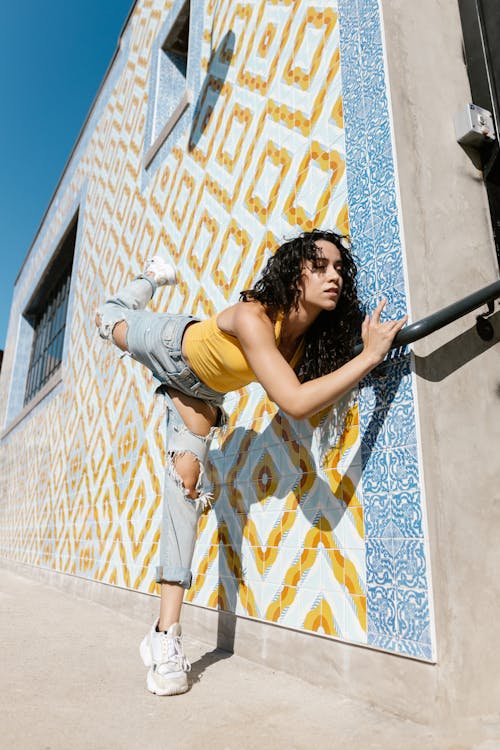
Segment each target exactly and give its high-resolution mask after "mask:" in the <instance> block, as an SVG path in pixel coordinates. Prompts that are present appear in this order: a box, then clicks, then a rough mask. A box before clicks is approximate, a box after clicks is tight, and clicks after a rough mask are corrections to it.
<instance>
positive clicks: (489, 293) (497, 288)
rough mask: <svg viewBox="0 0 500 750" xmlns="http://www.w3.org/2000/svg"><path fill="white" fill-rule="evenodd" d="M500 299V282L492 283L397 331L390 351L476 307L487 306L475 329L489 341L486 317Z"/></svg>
mask: <svg viewBox="0 0 500 750" xmlns="http://www.w3.org/2000/svg"><path fill="white" fill-rule="evenodd" d="M499 297H500V280H499V281H494V282H493V284H488V286H485V287H483V288H482V289H478V291H477V292H473V293H472V294H469V295H468V296H467V297H464V298H463V299H461V300H459V301H458V302H454V303H453V304H452V305H448V307H443V309H442V310H438V312H435V313H432V314H431V315H428V316H427V317H426V318H422V320H417V321H416V323H411V324H410V325H409V326H406V327H405V328H403V330H402V331H399V333H398V334H397V336H396V337H395V339H394V341H393V342H392V347H391V349H399V348H400V347H402V346H407V345H408V344H413V343H414V342H415V341H418V340H419V339H423V338H424V336H428V335H429V334H430V333H434V331H437V330H439V329H440V328H444V326H447V325H449V323H453V322H454V321H455V320H458V319H459V318H462V317H463V316H464V315H467V313H470V312H472V311H473V310H477V308H478V307H482V306H483V305H488V312H487V313H484V314H483V315H478V316H477V318H476V329H477V332H478V335H479V336H480V337H481V338H482V339H483V340H485V341H489V340H490V339H492V338H493V335H494V332H493V326H492V325H491V323H490V322H489V320H488V318H487V315H491V314H492V313H493V309H494V302H495V300H496V299H498V298H499ZM362 349H363V345H362V344H357V346H356V347H355V349H354V353H355V354H359V353H360V352H361V351H362Z"/></svg>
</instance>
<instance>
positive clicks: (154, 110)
mask: <svg viewBox="0 0 500 750" xmlns="http://www.w3.org/2000/svg"><path fill="white" fill-rule="evenodd" d="M186 5H189V31H188V37H187V39H188V48H187V53H186V75H185V76H183V74H182V73H180V72H179V68H178V66H176V65H175V63H174V62H173V61H172V59H171V58H170V56H169V53H168V50H166V49H165V45H166V44H167V42H168V38H169V36H170V35H171V33H172V31H175V27H176V24H178V22H179V18H180V16H181V15H182V13H183V11H184V10H185V7H186ZM203 12H204V0H175V2H174V3H173V5H172V7H171V9H170V11H169V14H168V17H167V19H166V21H165V23H164V24H163V26H162V28H161V29H160V33H159V34H158V37H157V39H156V41H155V43H154V45H153V51H152V61H153V62H152V66H151V79H150V85H149V105H148V112H147V117H146V133H145V139H144V144H145V146H144V158H143V162H144V170H145V171H146V172H149V171H150V170H151V169H154V167H155V164H156V163H157V157H160V156H161V157H162V158H163V157H164V156H166V155H167V154H168V153H169V151H170V150H171V148H172V147H173V145H174V144H175V142H176V141H177V139H178V138H179V137H180V136H181V134H182V133H183V132H184V130H185V127H186V126H187V125H188V122H189V117H190V116H192V109H193V107H192V105H193V103H194V100H195V91H196V90H197V88H198V87H199V80H200V67H201V65H200V60H201V43H202V27H203V23H202V21H203ZM169 68H170V72H171V74H172V77H173V78H174V79H175V80H176V81H177V82H179V81H180V78H181V76H182V77H184V78H185V83H184V85H183V86H179V90H178V91H177V92H175V93H171V92H170V91H168V90H167V89H166V87H165V86H162V81H161V79H162V77H163V76H164V75H168V73H169ZM174 69H176V70H177V73H175V71H174ZM162 109H167V110H170V114H168V115H167V116H166V119H165V120H164V121H163V122H162V121H161V120H162V115H161V110H162Z"/></svg>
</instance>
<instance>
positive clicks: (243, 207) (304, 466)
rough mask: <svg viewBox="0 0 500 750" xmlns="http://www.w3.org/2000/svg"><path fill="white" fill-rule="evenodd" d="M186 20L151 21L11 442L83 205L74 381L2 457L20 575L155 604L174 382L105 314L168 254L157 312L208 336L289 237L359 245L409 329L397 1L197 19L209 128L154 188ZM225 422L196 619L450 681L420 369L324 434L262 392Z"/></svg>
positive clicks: (343, 412)
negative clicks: (139, 355)
mask: <svg viewBox="0 0 500 750" xmlns="http://www.w3.org/2000/svg"><path fill="white" fill-rule="evenodd" d="M171 6H172V3H168V2H167V3H165V2H159V0H143V1H142V2H139V3H137V6H136V8H135V11H134V14H133V16H132V19H131V21H130V23H129V27H128V29H127V32H126V35H125V37H124V39H123V43H122V45H121V50H120V53H119V55H118V57H117V59H116V61H115V64H114V66H113V70H112V72H111V75H110V77H109V79H108V81H107V83H106V85H105V87H104V89H103V92H102V93H101V95H100V98H99V101H98V102H97V105H96V107H95V110H94V112H93V115H92V118H91V120H90V122H89V124H88V126H87V128H86V131H85V134H84V137H83V139H82V141H81V142H80V144H79V145H78V148H77V150H76V152H75V155H74V157H73V159H72V161H71V164H70V165H69V168H68V170H67V172H66V174H65V176H64V179H63V181H62V183H61V185H60V187H59V190H58V193H57V196H56V198H55V200H54V202H53V203H52V205H51V208H50V211H49V213H48V216H47V218H46V220H45V222H44V225H43V227H42V230H41V232H40V235H39V236H38V237H37V240H36V243H35V245H34V247H33V249H32V251H31V253H30V255H29V257H28V261H27V263H26V265H25V268H24V270H23V274H22V276H21V278H20V281H19V283H18V285H17V287H16V294H15V300H14V305H13V311H12V316H11V326H10V329H9V336H8V342H7V350H6V356H5V359H4V369H3V372H2V378H1V381H0V403H1V404H2V407H1V408H2V409H3V412H2V417H3V421H4V424H5V426H7V425H8V423H9V422H10V421H11V419H12V418H13V416H14V415H15V414H16V413H17V411H18V409H19V406H18V401H16V397H15V392H16V385H15V384H16V383H17V384H18V383H19V380H20V379H21V380H22V375H23V368H24V372H25V369H26V354H25V353H24V354H23V342H22V341H21V342H20V341H18V339H17V332H18V328H19V321H20V314H21V313H22V310H23V309H24V308H25V306H26V303H27V301H28V299H29V297H30V295H31V294H32V292H33V289H34V286H35V283H36V278H37V277H38V276H39V273H40V269H41V268H43V267H44V265H46V263H47V259H48V257H49V256H50V253H51V252H53V250H54V248H55V247H56V245H57V238H58V237H59V236H60V234H61V232H63V231H64V228H65V226H67V223H68V222H69V221H70V219H71V216H72V215H73V213H74V211H75V207H78V206H79V208H80V218H79V230H78V243H77V262H76V263H75V270H74V274H73V282H72V290H73V291H72V294H73V298H72V306H71V314H70V319H69V320H68V332H67V341H66V349H65V351H66V355H65V362H64V368H63V379H62V382H61V384H60V385H59V386H58V387H57V389H55V391H53V393H52V394H51V396H49V397H48V398H47V399H45V400H44V401H43V402H42V403H41V404H40V405H39V406H38V407H37V408H36V409H35V410H34V411H33V412H32V413H31V414H30V415H29V416H28V417H26V418H25V419H24V420H23V421H22V422H21V423H20V424H19V425H17V426H16V427H15V428H14V429H13V430H11V431H10V432H9V433H8V434H7V435H5V437H4V438H3V440H2V444H1V449H0V469H1V474H0V477H1V478H0V482H1V485H0V486H1V497H2V506H1V510H0V516H1V529H0V543H1V554H2V555H3V556H5V557H8V558H11V559H16V560H21V561H24V562H29V563H32V564H35V565H40V566H43V567H48V568H51V569H54V570H60V571H65V572H69V573H72V574H75V575H80V576H84V577H89V578H93V579H96V580H99V581H105V582H107V583H112V584H116V585H120V586H126V587H130V588H134V589H137V590H140V591H149V592H155V591H156V590H157V587H156V584H155V583H154V566H155V564H156V554H157V549H158V543H159V519H160V514H161V502H162V484H163V480H162V466H163V458H164V453H165V443H164V411H163V409H164V407H163V404H162V403H161V401H160V400H158V399H155V398H154V397H153V393H154V383H153V381H152V377H151V376H150V375H149V374H148V373H146V372H145V371H143V370H142V369H141V367H140V366H139V365H138V364H137V363H133V362H131V361H130V360H129V359H128V358H126V359H120V358H119V357H118V356H117V353H116V351H115V350H114V348H113V347H112V346H111V345H106V344H104V343H102V342H101V341H100V340H99V339H98V337H97V335H96V333H95V329H94V326H93V322H92V318H93V311H94V309H95V307H96V306H97V305H98V303H99V301H100V300H101V299H102V298H103V297H104V296H105V295H106V294H107V293H109V292H112V291H115V290H117V289H118V288H119V287H120V286H121V285H123V284H124V283H125V282H126V281H127V280H128V279H129V278H130V277H131V276H132V275H133V274H134V273H136V272H137V270H138V269H140V268H141V266H142V264H143V262H144V260H145V258H146V257H148V256H150V255H152V254H155V253H165V252H166V253H169V254H170V255H171V256H172V258H173V259H174V260H175V262H176V263H177V264H178V266H179V271H180V278H181V281H180V284H179V285H178V286H177V287H175V288H167V289H164V290H162V291H161V293H159V294H158V295H157V297H156V298H155V302H154V309H157V310H164V309H167V308H168V309H169V310H171V311H172V312H181V311H184V312H185V311H187V312H190V313H194V314H197V315H200V316H202V317H204V316H206V315H209V314H211V313H213V312H215V311H217V310H219V309H221V308H222V307H223V306H224V305H226V304H228V303H230V302H232V301H234V300H235V299H237V295H238V292H239V290H240V289H243V288H247V287H248V286H250V285H251V283H252V282H253V280H254V279H255V277H256V275H257V274H258V272H259V270H260V269H261V267H262V265H263V263H264V261H265V259H266V257H267V256H268V254H269V253H270V252H271V251H272V248H273V247H275V246H276V245H277V244H278V243H279V242H280V241H281V240H282V239H283V238H284V237H288V236H290V235H292V234H294V233H295V232H296V231H297V229H298V228H301V229H307V228H312V227H314V226H324V227H334V226H336V227H338V228H340V229H341V230H344V231H347V230H350V231H351V234H352V237H353V242H354V249H355V252H356V253H357V255H358V257H359V259H360V283H361V293H362V297H363V300H364V302H365V303H366V305H367V307H371V306H373V304H374V302H375V301H376V300H377V299H378V298H379V296H380V295H382V294H384V295H385V296H387V298H388V300H389V312H390V314H391V315H395V314H398V313H399V312H401V311H402V310H404V309H405V306H406V302H405V288H406V287H405V279H404V270H403V254H402V248H401V241H400V229H399V211H398V205H397V196H396V176H395V172H394V163H393V157H392V141H391V131H390V117H389V108H388V101H387V91H386V78H385V72H384V58H383V45H382V40H381V31H380V14H379V8H378V5H377V2H376V1H375V0H338V4H337V3H336V2H327V1H326V0H316V2H298V0H252V1H250V0H249V1H248V2H231V1H230V0H217V2H216V1H215V0H206V2H202V1H199V2H195V1H194V0H193V2H192V3H191V8H192V9H191V13H192V14H193V19H192V33H198V32H199V38H200V39H201V44H200V45H199V46H196V45H194V46H193V48H192V49H193V50H194V52H193V51H192V52H191V54H197V55H199V58H198V61H196V60H193V59H191V60H190V64H189V66H188V79H189V80H188V83H189V85H190V86H191V87H192V88H193V90H194V93H195V106H193V107H192V108H191V110H190V111H189V112H188V113H187V114H186V115H185V116H184V119H185V122H186V125H185V127H184V126H183V127H182V128H178V129H177V131H176V132H174V133H173V134H172V138H171V139H170V140H168V141H167V142H166V143H165V145H164V147H163V148H162V149H160V152H159V153H158V155H157V157H156V158H155V160H154V161H153V163H152V165H151V167H150V168H149V169H148V170H145V168H144V153H145V150H147V148H148V146H149V142H148V140H149V137H147V129H148V127H150V126H148V125H147V123H148V117H150V114H148V112H149V113H150V111H151V109H150V108H151V107H152V106H153V105H154V92H155V88H154V85H153V82H154V81H155V79H156V73H155V69H154V66H155V60H156V56H155V54H154V51H155V50H157V49H158V46H159V44H161V40H162V34H164V30H165V29H166V28H168V27H169V26H170V23H171V16H170V17H169V10H170V9H171ZM177 6H179V3H178V2H177V3H175V4H174V7H173V10H172V12H175V11H176V10H177ZM193 29H194V31H193ZM200 58H201V59H200ZM196 63H197V64H196ZM200 65H201V76H200V75H199V70H200ZM189 71H191V74H190V72H189ZM193 71H194V72H193ZM196 71H197V72H196ZM190 75H191V78H190ZM180 130H182V132H179V131H180ZM24 349H26V347H25V346H24ZM14 376H15V377H14ZM17 390H19V388H18V389H17ZM7 403H9V404H10V406H9V408H8V410H7V408H6V407H5V406H4V405H7ZM226 405H227V408H228V409H229V411H230V413H231V423H230V429H229V431H228V432H227V434H225V435H224V436H221V437H220V438H219V439H218V440H217V441H216V442H215V444H214V446H213V450H212V452H211V457H210V458H211V461H210V468H209V473H210V476H211V479H212V481H213V484H214V493H215V498H216V502H215V504H214V508H213V510H212V511H211V512H210V513H208V514H207V515H204V516H203V517H202V519H201V522H200V527H199V539H198V544H197V548H196V552H195V559H194V563H193V572H194V582H193V586H192V588H191V589H190V591H189V592H188V593H187V600H188V601H190V602H192V603H193V604H194V605H202V606H205V607H212V608H222V609H227V610H230V611H234V612H236V613H238V614H241V615H245V616H249V617H255V618H260V619H262V620H267V621H271V622H275V623H278V624H279V625H282V626H286V627H290V628H295V629H300V630H307V631H311V632H317V633H322V634H326V635H329V636H332V637H336V638H340V639H343V640H346V641H351V642H355V643H359V644H366V645H371V646H373V647H379V648H382V649H386V650H389V651H395V652H398V653H401V654H406V655H411V656H415V657H418V658H423V659H432V658H433V643H432V638H431V614H430V605H429V601H430V590H429V585H430V584H429V572H428V566H427V562H426V561H427V552H426V541H425V534H426V532H425V517H424V512H423V499H422V497H421V494H420V487H421V484H422V482H421V467H420V464H419V460H418V450H417V431H416V427H415V403H414V396H413V385H412V374H411V371H410V362H409V355H408V354H406V353H404V352H403V353H400V354H399V356H398V357H396V358H395V359H393V360H391V361H390V362H388V363H387V364H385V365H384V366H383V368H381V372H380V373H379V375H378V376H377V377H375V376H372V377H370V378H368V379H367V380H366V382H365V383H363V386H362V388H361V389H360V391H359V394H354V395H353V397H352V399H351V400H350V401H349V402H346V403H344V404H342V405H340V406H339V407H338V408H337V409H333V410H331V412H329V413H328V414H323V415H322V416H321V417H317V418H315V419H311V420H307V421H305V422H296V421H294V420H291V419H289V418H287V417H286V416H285V415H283V414H282V413H280V412H279V411H277V410H276V407H275V406H274V404H272V403H270V402H269V401H268V400H267V398H266V397H265V394H264V393H263V392H262V390H261V389H260V387H258V386H257V385H253V386H251V387H249V388H247V389H244V390H242V391H239V392H236V393H233V394H230V395H229V396H228V397H227V404H226Z"/></svg>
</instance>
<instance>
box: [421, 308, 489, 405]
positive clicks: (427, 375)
mask: <svg viewBox="0 0 500 750" xmlns="http://www.w3.org/2000/svg"><path fill="white" fill-rule="evenodd" d="M488 320H489V322H490V323H491V325H492V326H493V338H492V339H491V340H490V341H483V340H482V339H481V338H479V335H478V333H477V331H476V327H475V326H472V328H469V329H468V330H467V331H464V332H463V333H461V334H460V335H459V336H456V337H455V338H454V339H451V341H447V342H446V344H443V345H442V346H440V347H438V348H437V349H435V350H434V351H433V352H431V354H428V355H427V356H426V357H418V356H415V371H416V373H417V375H419V376H420V377H421V378H423V379H424V380H428V381H431V382H433V383H438V382H440V381H441V380H444V379H445V378H446V377H448V375H451V374H452V373H453V372H455V371H456V370H459V369H460V368H461V367H463V366H464V365H465V364H467V362H471V361H472V360H473V359H475V358H476V357H478V356H479V355H480V354H483V352H486V351H488V349H491V347H492V346H495V344H498V343H499V342H500V311H498V312H496V313H495V314H494V315H491V316H490V317H489V318H488ZM496 395H497V396H498V397H500V380H499V381H498V383H497V388H496Z"/></svg>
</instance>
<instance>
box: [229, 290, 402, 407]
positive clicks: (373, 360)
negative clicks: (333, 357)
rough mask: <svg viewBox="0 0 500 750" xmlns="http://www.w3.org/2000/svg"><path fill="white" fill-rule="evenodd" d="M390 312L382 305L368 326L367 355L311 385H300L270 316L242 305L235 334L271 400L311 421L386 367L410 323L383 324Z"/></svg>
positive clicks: (365, 331) (365, 326) (365, 333)
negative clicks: (384, 312)
mask: <svg viewBox="0 0 500 750" xmlns="http://www.w3.org/2000/svg"><path fill="white" fill-rule="evenodd" d="M384 306H385V300H384V301H382V302H381V303H380V304H379V305H378V307H377V309H376V310H375V312H374V313H373V316H372V318H371V319H370V318H369V317H368V316H366V318H365V320H364V322H363V326H362V338H363V343H364V349H363V351H362V352H361V354H359V355H358V356H357V357H354V358H353V359H352V360H350V361H349V362H347V363H346V364H345V365H343V366H342V367H339V369H338V370H334V371H333V372H331V373H328V374H327V375H322V376H321V377H319V378H315V379H314V380H309V381H308V382H306V383H300V381H299V379H298V378H297V376H296V374H295V373H294V371H293V370H292V368H291V367H290V365H289V364H288V362H287V361H286V360H285V359H284V357H283V356H282V355H281V353H280V352H279V351H278V348H277V346H276V341H275V337H274V329H273V325H272V323H271V321H270V320H269V319H268V318H267V316H266V315H264V314H262V313H260V312H259V311H257V310H256V309H255V308H253V306H252V307H250V306H248V308H246V306H245V305H240V306H238V308H239V309H238V311H237V312H236V314H235V315H234V318H233V328H234V332H235V335H236V336H237V337H238V339H239V341H240V344H241V346H242V348H243V351H244V352H245V356H246V357H247V359H248V362H249V364H250V367H251V368H252V370H253V371H254V373H255V375H256V377H257V380H258V381H259V382H260V383H261V385H262V386H263V388H264V389H265V391H266V393H267V394H268V396H269V398H271V399H272V400H273V401H275V403H276V404H278V406H279V407H280V409H282V410H283V411H284V412H285V413H286V414H289V415H290V416H291V417H293V418H295V419H306V418H307V417H310V416H312V415H313V414H316V412H318V411H320V410H321V409H324V408H325V407H327V406H331V405H332V404H334V403H335V402H336V401H337V400H338V399H339V398H341V396H343V395H344V394H345V393H347V391H349V390H351V389H352V388H353V387H354V386H355V385H357V383H358V382H359V381H360V380H361V379H362V378H364V377H365V375H367V374H368V373H369V372H370V371H371V370H373V368H374V367H376V366H377V365H378V364H380V362H382V360H383V359H384V357H385V355H386V354H387V352H388V351H389V349H390V346H391V344H392V341H393V339H394V336H395V335H396V333H397V332H398V331H400V330H401V328H402V327H403V326H404V324H405V323H406V320H407V318H406V316H405V317H404V318H401V319H400V320H394V321H387V322H385V323H381V321H380V314H381V312H382V310H383V308H384Z"/></svg>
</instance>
